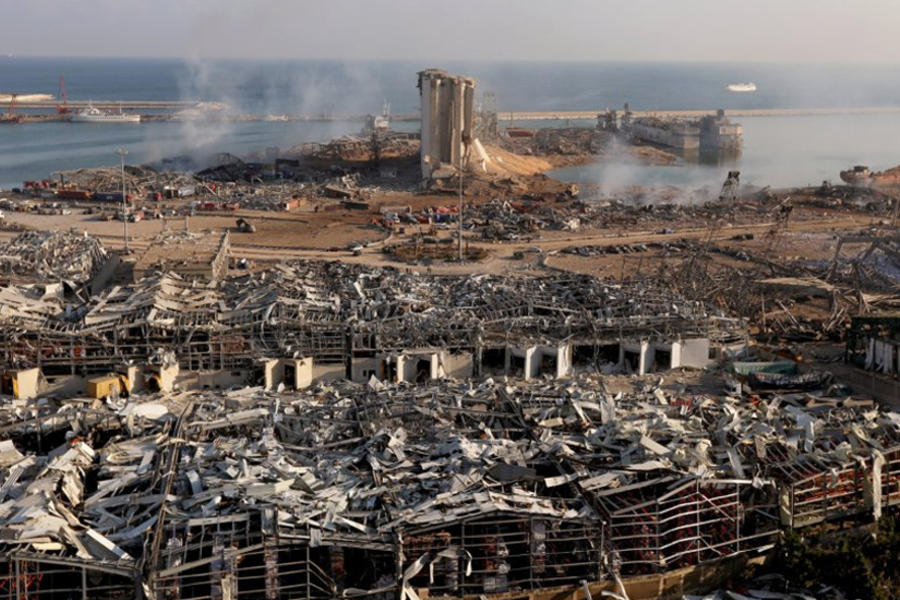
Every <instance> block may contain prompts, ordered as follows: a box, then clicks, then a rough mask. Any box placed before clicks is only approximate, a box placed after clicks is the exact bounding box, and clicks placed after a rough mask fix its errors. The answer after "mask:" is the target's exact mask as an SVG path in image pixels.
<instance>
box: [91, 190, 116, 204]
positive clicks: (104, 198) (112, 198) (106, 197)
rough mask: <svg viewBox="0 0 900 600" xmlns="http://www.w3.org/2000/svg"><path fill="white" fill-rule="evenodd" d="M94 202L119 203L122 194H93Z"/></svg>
mask: <svg viewBox="0 0 900 600" xmlns="http://www.w3.org/2000/svg"><path fill="white" fill-rule="evenodd" d="M94 200H96V201H98V202H121V201H122V192H94Z"/></svg>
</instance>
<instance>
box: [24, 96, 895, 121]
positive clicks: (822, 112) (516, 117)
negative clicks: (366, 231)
mask: <svg viewBox="0 0 900 600" xmlns="http://www.w3.org/2000/svg"><path fill="white" fill-rule="evenodd" d="M57 104H58V101H57V100H55V99H54V100H32V101H17V103H16V105H17V106H18V107H19V108H26V109H55V108H56V106H57ZM203 104H204V103H203V102H202V101H199V100H127V101H126V100H99V101H98V100H93V101H90V102H88V101H73V100H69V101H68V106H69V108H70V110H78V109H81V108H86V107H87V106H88V105H92V106H94V107H96V108H99V109H104V110H118V109H120V108H121V109H122V110H152V111H154V116H157V117H164V116H165V115H166V113H168V112H170V111H181V110H185V109H189V108H197V107H198V106H202V105H203ZM605 110H607V109H606V108H603V109H595V110H554V111H503V110H501V111H498V112H497V117H498V118H499V120H501V121H585V120H592V119H596V118H597V115H598V114H599V113H601V112H603V111H605ZM211 112H212V113H213V114H214V113H215V112H217V111H211ZM715 112H716V109H715V108H707V109H684V110H632V111H631V114H632V116H634V117H653V116H655V117H664V118H699V117H702V116H703V115H708V114H710V113H715ZM724 113H725V116H728V117H801V116H826V115H872V114H898V113H900V106H875V107H871V106H867V107H827V108H747V109H726V110H725V111H724ZM42 116H43V115H42ZM53 116H55V115H53ZM243 116H246V115H243ZM287 117H288V119H290V120H296V121H358V120H363V119H365V117H366V115H357V114H337V113H310V114H296V115H287ZM391 120H392V121H418V120H419V115H418V114H415V113H412V114H397V115H391Z"/></svg>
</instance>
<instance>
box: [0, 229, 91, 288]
mask: <svg viewBox="0 0 900 600" xmlns="http://www.w3.org/2000/svg"><path fill="white" fill-rule="evenodd" d="M106 259H107V253H106V250H105V249H104V248H103V244H102V243H100V241H99V240H98V239H96V238H94V237H91V236H88V235H87V234H85V233H76V232H74V231H26V232H23V233H21V234H19V235H18V236H16V237H15V238H14V239H12V240H10V241H9V242H7V243H5V244H2V245H0V273H3V274H16V275H20V276H25V277H39V278H41V279H49V280H52V281H58V280H65V281H72V282H76V283H85V282H88V281H90V280H91V278H92V277H93V276H94V275H95V274H96V273H97V272H98V271H99V270H100V268H101V267H102V266H103V265H104V264H105V263H106Z"/></svg>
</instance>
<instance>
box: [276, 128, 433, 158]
mask: <svg viewBox="0 0 900 600" xmlns="http://www.w3.org/2000/svg"><path fill="white" fill-rule="evenodd" d="M285 154H286V155H288V156H297V157H300V158H304V159H306V160H311V161H316V162H323V163H334V162H370V161H377V160H388V159H415V158H418V154H419V140H418V139H416V138H414V137H412V136H411V135H410V134H407V133H397V132H393V133H386V134H377V135H370V136H367V137H362V136H349V135H348V136H344V137H340V138H337V139H335V140H332V141H330V142H328V143H327V144H309V145H304V146H298V147H295V148H291V149H289V150H287V151H286V153H285Z"/></svg>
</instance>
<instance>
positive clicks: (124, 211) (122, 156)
mask: <svg viewBox="0 0 900 600" xmlns="http://www.w3.org/2000/svg"><path fill="white" fill-rule="evenodd" d="M116 152H118V154H119V158H120V159H121V161H122V223H123V225H124V235H125V254H128V200H127V197H126V195H125V155H126V154H128V150H126V149H124V148H119V149H118V150H116Z"/></svg>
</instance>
